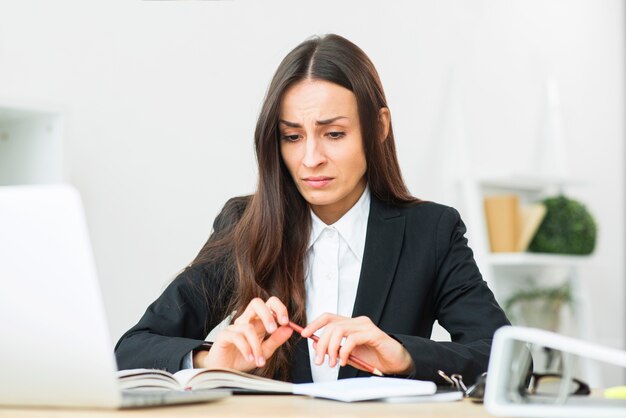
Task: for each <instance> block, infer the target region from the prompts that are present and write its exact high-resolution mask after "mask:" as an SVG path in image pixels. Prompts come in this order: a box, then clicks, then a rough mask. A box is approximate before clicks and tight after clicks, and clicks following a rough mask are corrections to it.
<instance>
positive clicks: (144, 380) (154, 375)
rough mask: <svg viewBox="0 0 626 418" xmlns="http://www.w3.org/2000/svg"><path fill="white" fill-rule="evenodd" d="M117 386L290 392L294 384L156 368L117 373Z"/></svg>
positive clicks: (216, 371)
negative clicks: (171, 371) (173, 371)
mask: <svg viewBox="0 0 626 418" xmlns="http://www.w3.org/2000/svg"><path fill="white" fill-rule="evenodd" d="M117 378H118V381H119V383H120V387H121V388H122V389H123V390H124V389H139V390H141V389H146V390H155V389H157V390H158V389H162V390H205V389H217V388H226V389H233V390H235V391H251V392H268V393H293V384H292V383H288V382H282V381H280V380H273V379H267V378H264V377H260V376H255V375H252V374H249V373H244V372H240V371H237V370H231V369H183V370H180V371H178V372H176V373H174V374H172V373H170V372H168V371H166V370H159V369H129V370H120V371H119V372H117Z"/></svg>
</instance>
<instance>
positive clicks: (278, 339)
mask: <svg viewBox="0 0 626 418" xmlns="http://www.w3.org/2000/svg"><path fill="white" fill-rule="evenodd" d="M291 334H293V330H292V329H291V328H289V327H286V326H282V327H278V329H277V330H276V332H274V333H273V334H272V335H270V336H269V338H268V339H266V340H265V341H263V343H262V344H261V346H262V349H263V355H264V356H265V358H270V357H271V356H272V354H274V352H275V351H276V349H277V348H278V347H280V346H281V345H283V344H284V343H285V341H287V340H288V339H289V337H291Z"/></svg>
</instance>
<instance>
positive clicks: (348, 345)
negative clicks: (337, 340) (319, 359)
mask: <svg viewBox="0 0 626 418" xmlns="http://www.w3.org/2000/svg"><path fill="white" fill-rule="evenodd" d="M360 344H361V339H360V338H359V334H351V335H348V336H347V337H346V340H345V341H344V343H343V345H342V346H341V348H340V349H339V364H340V365H341V367H345V366H346V364H348V357H350V353H352V350H354V349H355V348H356V346H357V345H360Z"/></svg>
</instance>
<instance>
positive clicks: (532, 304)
mask: <svg viewBox="0 0 626 418" xmlns="http://www.w3.org/2000/svg"><path fill="white" fill-rule="evenodd" d="M562 306H563V301H561V300H553V299H534V300H524V301H520V302H519V310H520V313H521V318H520V320H521V321H522V322H523V324H524V325H525V326H527V327H532V328H541V329H545V330H548V331H552V332H557V331H558V330H559V325H560V322H561V307H562Z"/></svg>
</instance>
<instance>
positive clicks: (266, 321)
mask: <svg viewBox="0 0 626 418" xmlns="http://www.w3.org/2000/svg"><path fill="white" fill-rule="evenodd" d="M254 318H259V319H260V320H261V321H262V322H263V326H264V327H265V330H266V331H267V332H268V333H269V334H271V333H272V332H274V331H276V328H278V326H277V325H276V320H275V319H274V315H272V312H271V311H270V309H269V308H268V307H267V305H265V302H263V299H261V298H254V299H252V300H251V301H250V303H248V306H246V310H245V311H244V312H243V314H242V315H241V316H240V317H239V318H237V320H236V321H235V323H244V322H248V323H249V322H252V320H253V319H254Z"/></svg>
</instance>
